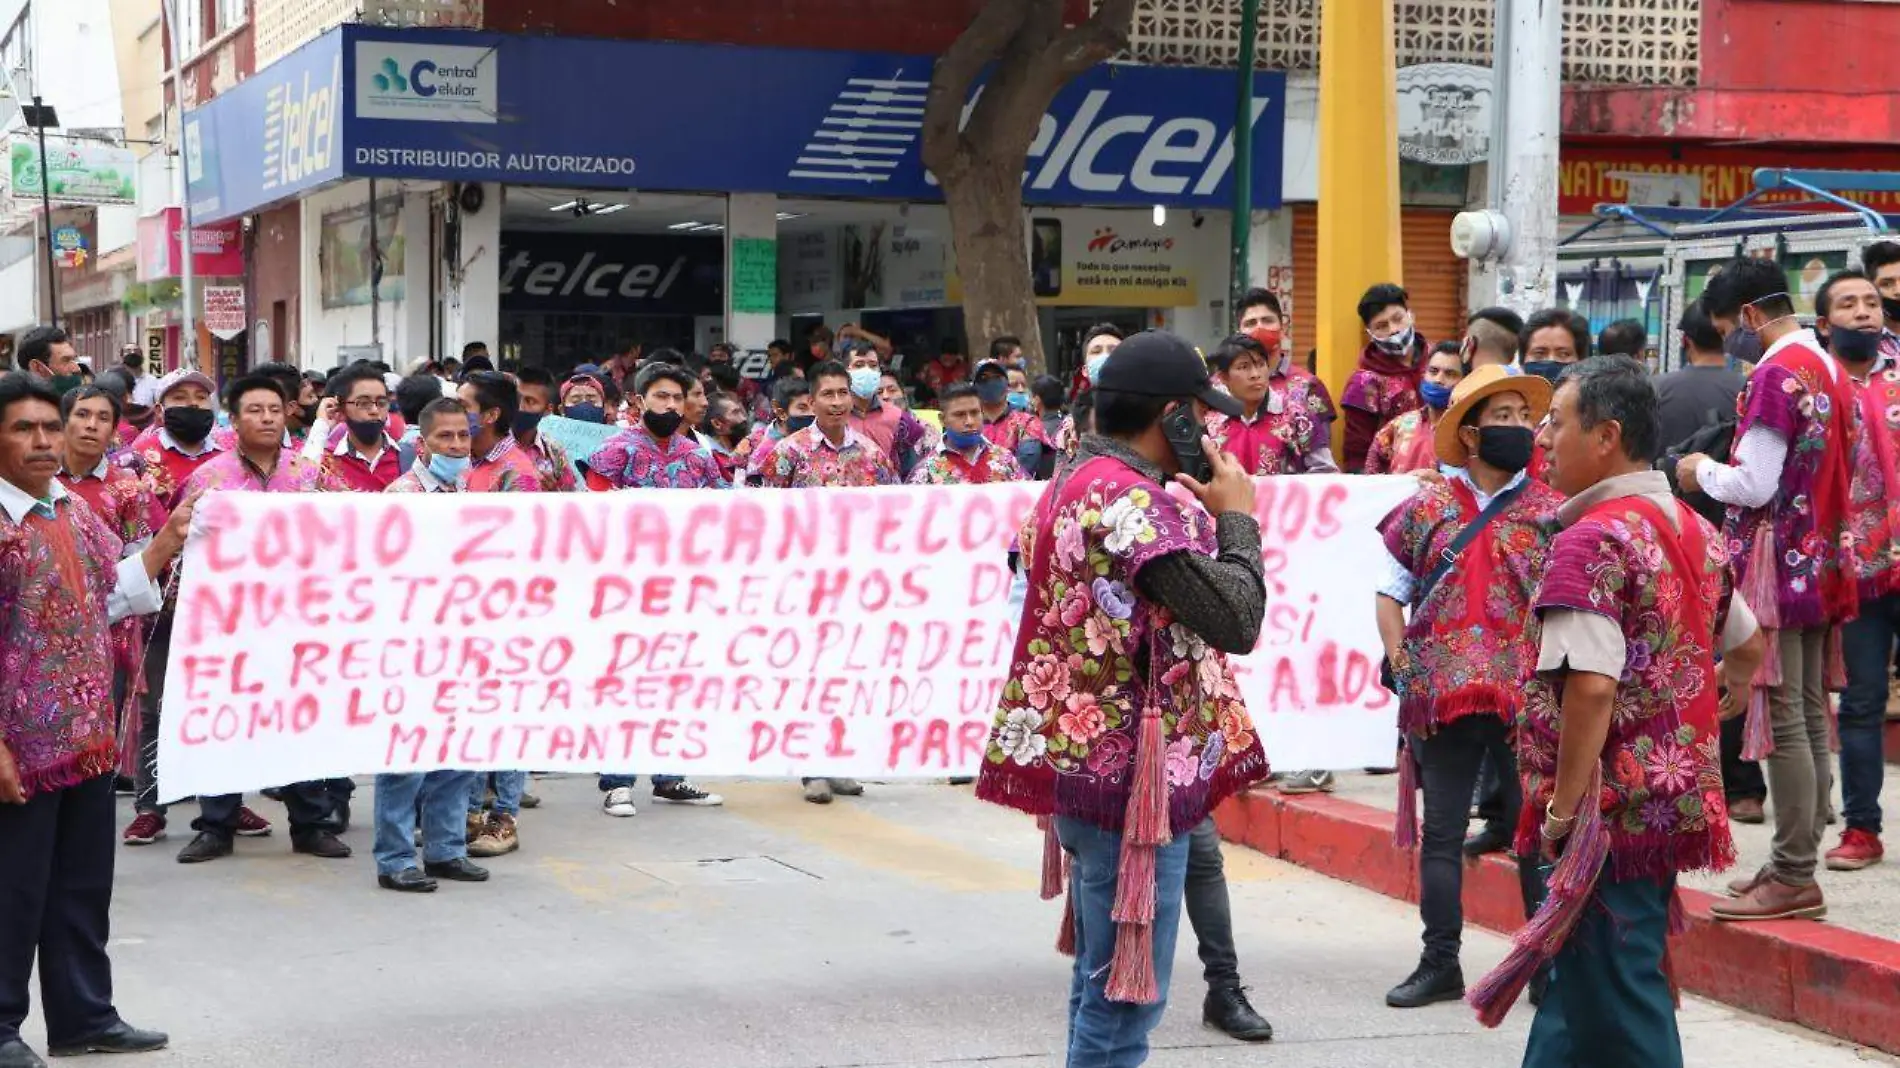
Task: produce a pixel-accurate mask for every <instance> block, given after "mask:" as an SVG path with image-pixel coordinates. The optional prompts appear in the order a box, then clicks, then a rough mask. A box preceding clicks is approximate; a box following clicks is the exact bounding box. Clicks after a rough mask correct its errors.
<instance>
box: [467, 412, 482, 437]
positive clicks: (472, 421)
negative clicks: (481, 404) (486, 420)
mask: <svg viewBox="0 0 1900 1068" xmlns="http://www.w3.org/2000/svg"><path fill="white" fill-rule="evenodd" d="M481 432H482V416H481V413H480V412H470V413H468V436H469V437H471V438H472V437H475V436H477V435H479V434H480V433H481Z"/></svg>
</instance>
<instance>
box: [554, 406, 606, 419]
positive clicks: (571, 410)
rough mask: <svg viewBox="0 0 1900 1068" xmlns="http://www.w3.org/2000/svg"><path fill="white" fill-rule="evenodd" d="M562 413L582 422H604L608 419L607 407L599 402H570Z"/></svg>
mask: <svg viewBox="0 0 1900 1068" xmlns="http://www.w3.org/2000/svg"><path fill="white" fill-rule="evenodd" d="M561 414H562V415H565V416H567V417H568V418H569V419H573V420H575V421H577V422H582V423H604V422H606V421H607V409H605V408H602V407H601V406H600V405H598V404H570V405H568V406H567V408H566V409H565V410H563V411H562V412H561Z"/></svg>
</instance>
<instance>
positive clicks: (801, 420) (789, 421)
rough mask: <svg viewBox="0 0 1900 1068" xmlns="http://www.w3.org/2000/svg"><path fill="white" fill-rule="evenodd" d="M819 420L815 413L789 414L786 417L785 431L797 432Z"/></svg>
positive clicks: (789, 432)
mask: <svg viewBox="0 0 1900 1068" xmlns="http://www.w3.org/2000/svg"><path fill="white" fill-rule="evenodd" d="M817 420H818V417H817V416H815V415H788V416H786V417H785V432H786V433H788V434H796V433H798V432H799V431H801V430H803V429H805V428H806V427H808V426H810V425H812V424H813V423H814V422H817Z"/></svg>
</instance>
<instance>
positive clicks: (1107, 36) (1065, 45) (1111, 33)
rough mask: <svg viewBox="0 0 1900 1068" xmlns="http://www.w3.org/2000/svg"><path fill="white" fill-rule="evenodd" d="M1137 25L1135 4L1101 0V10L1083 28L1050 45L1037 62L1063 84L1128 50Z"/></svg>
mask: <svg viewBox="0 0 1900 1068" xmlns="http://www.w3.org/2000/svg"><path fill="white" fill-rule="evenodd" d="M1134 25H1135V0H1102V6H1100V7H1098V8H1096V9H1095V14H1093V15H1090V16H1089V20H1088V21H1087V22H1084V23H1083V24H1082V25H1080V26H1077V27H1076V28H1074V29H1072V30H1069V31H1067V32H1065V33H1062V34H1061V35H1059V36H1057V37H1056V39H1055V40H1054V41H1052V42H1050V44H1049V46H1048V47H1047V48H1046V49H1044V51H1043V53H1042V56H1041V57H1040V59H1039V61H1038V64H1037V65H1038V66H1040V67H1042V68H1045V69H1046V70H1048V72H1049V73H1050V74H1052V75H1055V76H1057V77H1058V78H1060V80H1059V81H1058V82H1057V83H1056V85H1057V86H1058V87H1060V86H1061V85H1063V84H1065V83H1067V82H1068V80H1069V79H1071V78H1073V77H1075V76H1076V75H1078V74H1081V73H1082V72H1083V71H1085V70H1088V69H1089V68H1090V67H1093V66H1095V65H1096V64H1097V63H1100V62H1102V61H1103V60H1105V59H1108V58H1110V57H1112V56H1113V55H1115V53H1117V52H1120V51H1122V50H1123V49H1125V48H1127V47H1128V35H1129V33H1130V32H1132V31H1133V29H1134Z"/></svg>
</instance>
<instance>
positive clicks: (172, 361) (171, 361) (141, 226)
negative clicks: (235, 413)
mask: <svg viewBox="0 0 1900 1068" xmlns="http://www.w3.org/2000/svg"><path fill="white" fill-rule="evenodd" d="M138 234H139V236H138V271H137V275H136V278H135V279H134V281H133V282H132V284H131V285H130V286H128V287H127V289H126V293H125V303H126V306H127V307H128V308H129V309H130V310H131V311H132V313H133V314H135V315H139V316H141V317H142V319H143V322H144V324H145V337H144V340H145V342H146V349H147V351H146V364H147V367H148V368H151V369H152V370H153V371H154V373H162V372H163V370H167V369H171V368H175V367H177V366H178V358H179V352H180V351H181V349H180V346H179V332H180V330H181V329H182V324H183V321H184V320H183V317H182V315H181V306H182V304H183V301H184V299H185V298H184V287H183V284H182V282H181V278H182V276H183V274H184V255H185V252H184V240H183V237H184V213H183V212H182V211H181V210H180V209H178V208H165V209H163V210H161V211H157V212H154V213H152V214H151V215H147V216H145V217H144V218H142V219H140V220H139V223H138ZM191 257H192V259H191V267H192V271H193V273H194V275H195V279H194V281H195V283H196V285H197V286H198V289H199V294H198V300H199V305H200V311H199V314H198V316H197V318H198V327H199V335H198V351H199V352H200V353H204V354H208V355H210V357H211V358H210V360H209V361H208V362H209V364H210V366H208V367H206V368H205V369H206V370H219V369H221V363H223V362H230V363H232V366H233V367H235V368H237V369H238V370H242V368H243V366H244V364H243V360H242V358H241V357H235V356H232V355H231V353H230V351H229V350H230V349H231V345H230V344H229V342H230V341H231V339H221V338H219V337H218V335H217V334H215V333H214V332H213V331H212V330H211V329H210V328H209V326H210V323H209V318H210V317H209V314H208V309H207V308H205V304H206V302H207V300H208V294H209V293H210V291H211V290H213V289H218V288H225V289H229V288H233V287H234V288H236V290H237V292H238V293H239V294H240V295H241V294H242V293H243V287H242V285H240V284H238V283H241V282H242V281H243V278H244V270H245V268H244V226H243V224H242V223H241V222H239V221H238V220H235V219H232V220H227V221H225V222H217V223H211V224H208V225H198V226H193V227H192V231H191ZM241 311H242V309H241V308H240V318H241ZM242 329H243V327H242V326H241V325H240V326H239V327H238V330H239V331H240V332H241V331H242ZM154 338H157V339H160V343H159V344H158V345H157V346H156V350H157V351H156V352H154V351H153V345H152V344H151V342H152V339H154ZM239 341H240V343H241V339H239Z"/></svg>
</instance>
